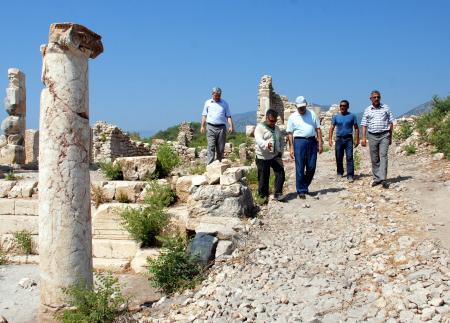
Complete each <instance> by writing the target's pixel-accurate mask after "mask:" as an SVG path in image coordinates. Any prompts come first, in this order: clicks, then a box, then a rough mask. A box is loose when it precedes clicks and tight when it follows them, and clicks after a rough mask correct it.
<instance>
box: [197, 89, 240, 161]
mask: <svg viewBox="0 0 450 323" xmlns="http://www.w3.org/2000/svg"><path fill="white" fill-rule="evenodd" d="M221 95H222V90H221V89H220V88H219V87H215V88H213V89H212V98H211V99H208V100H206V102H205V105H204V107H203V113H202V122H201V125H200V132H201V133H205V127H206V126H207V127H206V130H207V131H206V139H207V141H208V157H207V161H206V164H207V165H208V164H211V163H212V162H213V161H214V160H215V159H218V160H220V161H221V160H222V158H223V152H224V150H225V142H226V141H227V134H226V131H227V126H226V124H227V123H228V132H229V133H232V132H233V121H232V120H231V112H230V107H229V106H228V103H227V102H226V101H225V100H223V99H222V98H221ZM216 155H217V156H216Z"/></svg>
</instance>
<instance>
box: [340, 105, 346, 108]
mask: <svg viewBox="0 0 450 323" xmlns="http://www.w3.org/2000/svg"><path fill="white" fill-rule="evenodd" d="M339 106H340V107H342V108H347V107H348V105H347V104H340V105H339Z"/></svg>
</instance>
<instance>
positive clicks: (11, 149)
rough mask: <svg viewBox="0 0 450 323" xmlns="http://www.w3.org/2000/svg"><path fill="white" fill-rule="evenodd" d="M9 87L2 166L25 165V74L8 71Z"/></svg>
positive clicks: (0, 150)
mask: <svg viewBox="0 0 450 323" xmlns="http://www.w3.org/2000/svg"><path fill="white" fill-rule="evenodd" d="M8 79H9V85H8V88H7V89H6V97H5V109H6V112H7V113H8V115H9V116H8V117H6V119H5V120H3V122H2V125H1V128H2V130H3V132H4V134H3V135H1V136H0V164H10V165H11V164H23V163H24V161H25V150H24V138H25V117H26V90H25V74H24V73H23V72H22V71H20V70H19V69H17V68H10V69H8Z"/></svg>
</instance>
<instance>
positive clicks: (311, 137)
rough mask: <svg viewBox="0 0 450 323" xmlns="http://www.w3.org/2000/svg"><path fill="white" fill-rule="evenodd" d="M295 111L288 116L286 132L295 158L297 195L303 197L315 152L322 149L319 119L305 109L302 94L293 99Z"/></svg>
mask: <svg viewBox="0 0 450 323" xmlns="http://www.w3.org/2000/svg"><path fill="white" fill-rule="evenodd" d="M295 105H296V106H297V112H294V113H293V114H291V115H290V116H289V119H288V124H287V128H286V131H287V133H288V139H289V147H290V155H291V158H292V159H295V186H296V189H297V194H298V197H299V198H301V199H305V198H306V195H305V194H308V193H309V185H310V184H311V182H312V179H313V177H314V173H315V171H316V162H317V152H319V154H321V153H322V151H323V144H322V132H321V130H320V120H319V118H317V116H316V114H315V113H314V112H311V111H310V110H308V109H306V106H307V102H306V99H305V98H304V97H303V96H299V97H297V98H296V99H295Z"/></svg>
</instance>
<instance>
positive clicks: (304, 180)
mask: <svg viewBox="0 0 450 323" xmlns="http://www.w3.org/2000/svg"><path fill="white" fill-rule="evenodd" d="M294 157H295V186H296V189H297V193H308V187H309V185H310V184H311V182H312V179H313V177H314V173H315V171H316V162H317V141H316V138H315V137H312V138H307V139H304V138H294Z"/></svg>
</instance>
